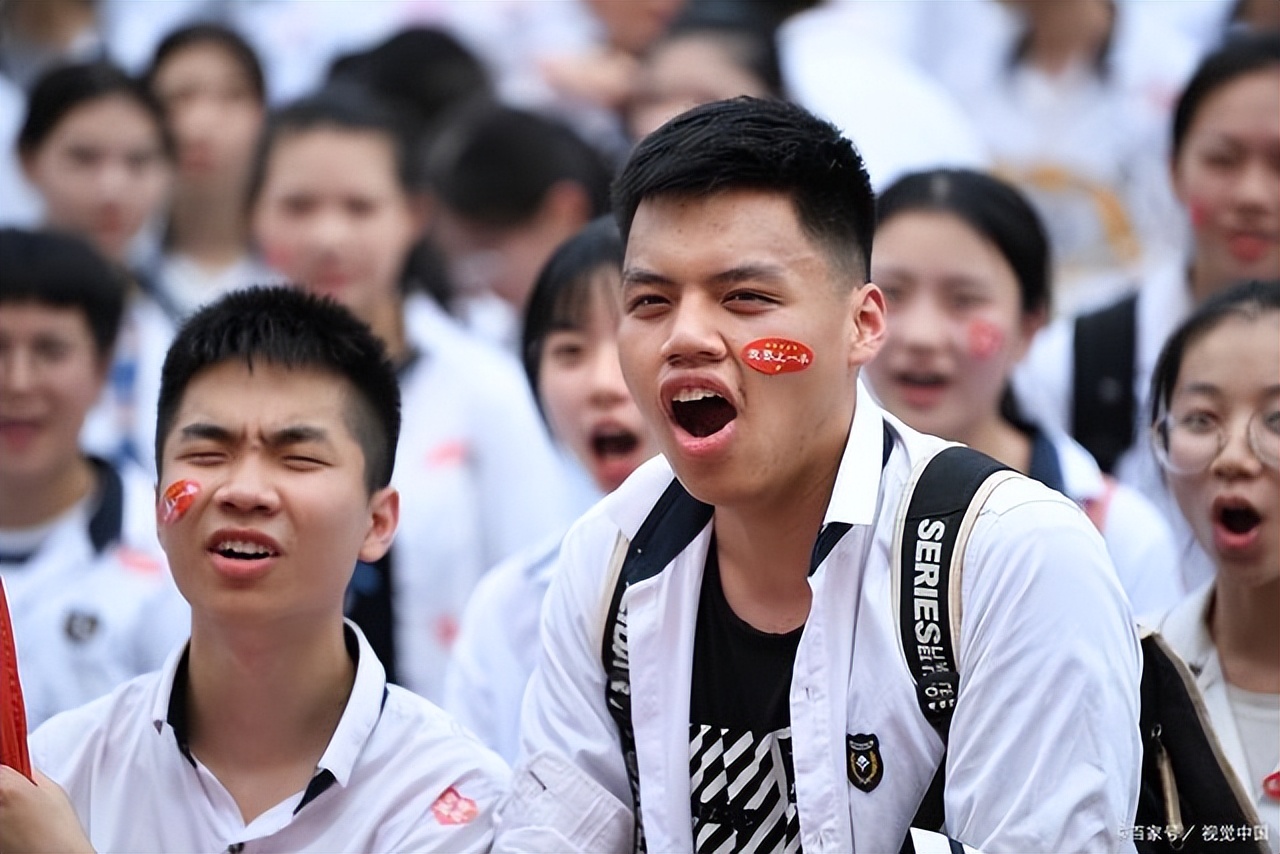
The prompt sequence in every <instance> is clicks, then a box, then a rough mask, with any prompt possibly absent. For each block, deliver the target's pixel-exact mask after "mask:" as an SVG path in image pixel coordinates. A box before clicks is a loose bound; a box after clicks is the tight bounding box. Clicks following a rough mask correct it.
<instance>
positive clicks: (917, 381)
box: [898, 372, 947, 388]
mask: <svg viewBox="0 0 1280 854" xmlns="http://www.w3.org/2000/svg"><path fill="white" fill-rule="evenodd" d="M898 382H900V383H902V384H903V385H906V386H915V387H917V388H941V387H942V386H944V385H946V384H947V378H946V377H944V376H943V375H942V374H935V373H923V372H921V373H909V374H899V375H898Z"/></svg>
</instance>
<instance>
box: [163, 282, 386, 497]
mask: <svg viewBox="0 0 1280 854" xmlns="http://www.w3.org/2000/svg"><path fill="white" fill-rule="evenodd" d="M255 359H257V360H261V361H263V362H265V363H267V364H271V365H278V366H280V367H284V368H288V369H312V370H318V371H323V372H326V373H330V374H333V375H334V376H336V377H338V378H341V379H343V380H346V382H347V384H348V385H349V386H350V390H351V391H352V392H354V403H353V405H352V406H351V407H349V409H348V413H347V419H348V420H347V426H348V427H349V429H350V430H351V433H352V435H353V436H354V437H355V439H356V441H357V442H358V443H359V444H360V448H361V450H362V451H363V452H364V478H365V486H366V487H367V488H368V490H369V494H371V495H372V494H373V493H374V492H375V491H377V490H379V489H381V488H382V487H384V486H386V485H387V484H388V483H390V482H391V473H392V471H393V470H394V469H395V464H396V443H397V442H398V441H399V438H400V386H399V383H398V382H397V380H396V373H395V369H394V368H393V367H392V366H391V362H390V360H388V358H387V352H386V349H385V348H384V347H383V345H382V342H381V341H380V340H379V339H378V337H377V336H376V335H374V334H373V332H372V331H371V330H370V329H369V327H368V326H366V325H365V324H363V323H361V322H360V321H359V320H357V319H356V318H355V316H354V315H352V314H351V312H349V311H347V309H345V308H343V307H342V306H341V305H339V304H338V303H336V302H334V301H333V300H331V299H328V298H325V297H317V296H315V295H313V294H309V293H307V292H306V291H303V290H301V289H299V288H294V287H288V286H278V287H252V288H247V289H245V290H241V291H234V292H232V293H230V294H228V295H226V296H224V297H222V298H221V299H219V300H217V301H215V302H213V303H211V304H209V305H208V306H206V307H204V308H202V309H201V310H199V311H198V312H196V313H195V314H194V315H192V316H191V318H190V319H188V320H187V322H186V323H184V324H183V326H182V328H181V329H180V330H179V331H178V334H177V336H176V337H175V338H174V341H173V344H172V345H171V346H170V347H169V352H168V354H167V355H166V356H165V360H164V368H163V370H162V371H161V375H160V402H159V405H158V412H157V418H156V460H157V464H158V465H162V464H163V460H164V443H165V439H166V438H167V437H168V434H169V432H170V431H171V430H172V429H173V422H174V419H175V418H176V417H177V414H178V408H179V406H180V405H181V404H182V397H183V395H184V394H185V393H186V390H187V386H189V385H190V384H191V381H192V380H193V379H194V378H195V377H196V376H197V375H198V374H199V373H200V372H201V371H203V370H204V369H206V368H210V367H213V366H215V365H220V364H222V363H224V362H230V361H240V362H243V363H244V364H245V365H246V366H248V367H249V369H250V370H252V369H253V364H254V360H255Z"/></svg>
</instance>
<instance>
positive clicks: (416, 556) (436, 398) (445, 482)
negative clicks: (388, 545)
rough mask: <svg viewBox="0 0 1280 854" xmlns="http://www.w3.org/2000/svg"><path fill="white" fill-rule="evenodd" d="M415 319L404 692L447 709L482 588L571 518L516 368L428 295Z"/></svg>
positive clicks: (403, 564)
mask: <svg viewBox="0 0 1280 854" xmlns="http://www.w3.org/2000/svg"><path fill="white" fill-rule="evenodd" d="M405 314H406V331H407V333H408V335H409V337H410V340H411V342H412V343H413V345H414V347H415V348H417V350H418V352H419V356H418V359H417V361H416V362H415V363H414V364H413V365H412V366H411V367H410V368H409V369H408V370H407V371H406V372H405V373H404V375H403V376H402V377H401V380H400V392H401V401H402V405H401V410H402V412H403V420H402V428H401V431H400V443H399V445H398V447H397V450H396V468H395V474H394V475H393V477H392V483H393V484H394V485H395V486H396V487H397V488H398V489H399V490H400V496H401V497H400V527H399V529H398V530H397V531H396V538H395V541H394V543H393V545H392V572H393V573H394V576H395V580H394V590H395V601H394V602H393V610H394V613H395V621H396V629H395V642H396V667H397V678H398V681H399V682H400V683H401V684H403V685H404V686H405V687H407V688H409V689H410V690H412V691H414V692H415V693H417V694H421V695H422V696H424V697H426V698H427V699H429V700H432V701H433V702H439V701H440V700H441V698H442V696H443V692H444V674H445V668H446V665H447V663H448V657H449V651H450V649H451V648H452V646H453V641H454V639H455V638H456V637H457V632H458V621H459V620H460V619H461V617H462V609H463V607H465V605H466V603H467V599H468V597H469V596H470V595H471V591H472V589H473V588H474V587H475V585H476V582H478V581H479V580H480V578H481V576H482V575H483V574H484V572H485V571H486V570H487V569H489V568H490V567H492V566H494V565H495V564H497V563H498V562H499V561H500V560H502V559H503V558H506V557H508V556H510V555H512V554H514V553H516V552H517V551H519V550H520V549H522V548H524V547H527V546H531V545H533V544H536V543H537V542H538V541H540V540H541V539H542V538H544V537H546V536H548V535H549V534H552V533H554V532H556V531H560V530H563V529H564V528H565V527H566V526H567V525H568V524H569V522H570V521H571V520H570V518H569V506H568V505H569V499H568V495H567V489H566V487H565V484H564V478H563V473H562V469H561V464H560V460H559V459H558V457H557V456H556V453H555V450H554V449H553V447H552V445H551V440H550V438H549V437H548V436H547V433H546V428H545V427H544V426H543V423H542V419H541V418H540V417H539V415H538V412H537V409H536V407H535V406H534V403H533V398H532V395H531V394H530V393H529V388H528V383H526V382H525V379H524V376H523V374H522V373H521V372H520V369H519V368H518V367H517V365H516V363H515V361H514V360H513V359H511V358H510V357H509V356H507V355H505V354H503V353H500V352H499V351H497V350H494V349H493V348H490V347H488V346H486V345H484V344H481V343H480V342H478V341H476V340H474V339H472V338H471V337H470V336H468V335H467V333H466V332H464V331H462V330H461V329H460V328H458V327H457V326H456V324H454V323H453V322H452V321H451V320H449V319H448V318H447V317H446V316H444V314H443V312H441V311H439V309H437V308H436V307H435V306H434V305H432V304H431V303H430V302H429V300H428V298H426V297H420V296H415V297H411V298H410V299H409V300H407V301H406V304H405Z"/></svg>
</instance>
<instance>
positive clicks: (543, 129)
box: [427, 103, 612, 228]
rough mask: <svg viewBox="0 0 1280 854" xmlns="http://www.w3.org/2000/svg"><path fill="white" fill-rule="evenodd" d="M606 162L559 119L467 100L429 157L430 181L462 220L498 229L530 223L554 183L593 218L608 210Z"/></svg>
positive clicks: (432, 147) (454, 114) (432, 187)
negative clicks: (572, 187)
mask: <svg viewBox="0 0 1280 854" xmlns="http://www.w3.org/2000/svg"><path fill="white" fill-rule="evenodd" d="M611 177H612V176H611V173H610V170H609V167H608V165H607V163H606V162H605V159H604V157H603V156H602V155H601V154H600V153H599V152H598V151H597V150H596V149H594V148H592V147H591V145H590V144H588V143H587V142H586V141H585V140H583V139H582V138H581V137H580V136H578V134H577V133H576V132H575V131H574V130H573V129H572V128H570V127H569V126H568V125H566V124H564V123H563V122H560V121H557V120H556V119H553V118H550V117H547V116H542V115H539V114H537V113H533V112H530V111H528V110H519V109H515V108H513V107H505V106H501V105H498V104H488V103H472V104H468V105H466V106H464V107H462V108H459V109H458V110H456V111H454V113H452V114H451V115H450V116H449V117H448V119H447V123H446V124H445V125H444V127H443V129H442V130H441V131H440V133H439V135H438V136H437V137H436V138H435V140H434V141H433V143H432V145H431V150H430V152H429V153H428V155H427V180H428V183H429V185H430V186H431V189H432V190H433V191H434V192H435V193H436V194H437V195H439V197H440V198H441V200H443V202H444V203H445V204H446V205H448V206H449V207H450V208H452V209H453V210H454V211H456V212H457V213H458V214H459V215H461V216H463V217H466V218H467V219H470V220H474V221H476V222H480V223H483V224H485V225H490V226H493V227H497V228H505V227H509V226H514V225H519V224H521V223H524V222H526V221H528V220H529V219H531V218H532V217H533V216H534V214H536V213H537V211H538V207H539V206H540V205H541V204H542V201H543V199H544V198H545V197H546V194H547V191H548V190H549V189H551V187H552V185H554V184H556V183H557V182H559V181H571V182H573V183H575V184H577V185H578V186H580V187H582V189H583V191H584V192H585V193H586V196H587V199H588V201H589V202H590V205H591V210H590V212H589V215H590V216H593V217H595V216H599V215H600V214H603V213H607V212H608V210H609V180H610V178H611Z"/></svg>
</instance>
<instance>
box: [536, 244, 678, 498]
mask: <svg viewBox="0 0 1280 854" xmlns="http://www.w3.org/2000/svg"><path fill="white" fill-rule="evenodd" d="M586 287H587V288H589V291H590V292H589V293H588V294H587V295H586V299H587V304H586V306H585V307H584V308H583V310H582V312H581V313H580V314H581V318H580V322H579V323H575V324H571V325H565V326H562V327H560V328H557V329H553V330H552V331H551V332H549V333H548V334H547V336H546V338H545V339H543V342H542V353H541V357H540V359H539V367H538V401H539V403H540V405H541V406H542V411H543V413H544V414H545V415H546V417H547V424H548V426H549V427H550V428H551V433H552V435H553V436H555V437H556V438H557V439H558V440H559V441H560V442H561V443H562V444H563V445H564V446H565V447H566V448H568V449H569V451H571V452H572V453H573V455H574V457H575V458H576V459H577V460H578V461H579V462H580V463H582V466H583V468H585V469H586V471H587V473H588V474H589V475H591V479H592V480H593V481H594V482H595V484H596V486H597V487H599V488H600V490H601V491H602V492H606V493H608V492H612V491H613V490H615V489H617V488H618V486H619V485H621V483H622V482H623V481H624V480H626V479H627V477H628V476H629V475H630V474H631V473H632V472H633V471H635V470H636V468H637V467H639V465H640V464H641V463H643V462H644V461H645V460H647V459H649V458H650V457H652V456H653V455H654V454H656V453H657V447H656V446H655V445H654V442H653V438H652V436H651V435H650V433H649V429H648V427H647V426H646V425H645V423H644V418H643V417H642V416H641V415H640V410H639V408H638V407H637V406H636V403H635V401H634V400H633V399H632V398H631V392H629V391H628V390H627V385H626V382H625V381H624V380H623V378H622V368H621V366H620V365H619V363H618V313H619V308H618V296H617V294H618V291H619V289H620V278H619V274H618V271H616V270H612V269H607V268H601V269H599V270H598V271H596V272H595V273H594V274H593V281H592V282H591V284H589V285H587V286H586Z"/></svg>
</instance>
